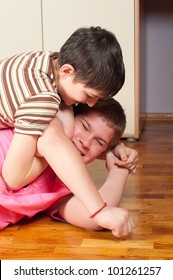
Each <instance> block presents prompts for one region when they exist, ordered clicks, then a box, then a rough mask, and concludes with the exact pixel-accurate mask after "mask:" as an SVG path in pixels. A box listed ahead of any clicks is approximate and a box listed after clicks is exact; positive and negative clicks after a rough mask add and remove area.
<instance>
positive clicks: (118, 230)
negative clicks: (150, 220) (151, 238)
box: [94, 206, 134, 237]
mask: <svg viewBox="0 0 173 280" xmlns="http://www.w3.org/2000/svg"><path fill="white" fill-rule="evenodd" d="M94 221H95V222H96V223H97V224H98V225H99V226H101V227H102V228H106V229H109V230H112V234H113V235H114V236H116V237H122V236H126V235H128V234H129V233H130V232H131V231H132V229H133V228H134V222H133V220H132V218H131V217H130V215H129V213H128V211H127V210H125V209H123V208H118V207H109V206H107V207H105V208H104V209H103V210H102V211H100V212H99V213H98V214H97V215H96V216H95V217H94Z"/></svg>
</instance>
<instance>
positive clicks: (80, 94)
mask: <svg viewBox="0 0 173 280" xmlns="http://www.w3.org/2000/svg"><path fill="white" fill-rule="evenodd" d="M74 77H75V76H74V74H73V73H71V74H69V75H68V74H67V75H61V76H60V78H59V82H58V90H59V93H60V95H61V97H62V99H63V101H64V102H65V104H66V105H68V106H69V105H72V104H77V103H83V104H87V105H88V106H89V107H92V106H94V104H95V103H96V102H97V101H98V100H99V99H100V98H103V95H102V94H101V92H100V91H98V90H96V89H92V88H89V87H86V86H85V85H84V84H83V83H81V82H79V81H75V80H74Z"/></svg>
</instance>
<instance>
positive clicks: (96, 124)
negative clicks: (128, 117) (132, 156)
mask: <svg viewBox="0 0 173 280" xmlns="http://www.w3.org/2000/svg"><path fill="white" fill-rule="evenodd" d="M113 135H114V129H113V127H110V126H108V123H107V121H106V120H105V119H104V117H101V116H99V115H98V114H97V113H94V112H93V113H90V114H87V115H77V116H76V117H75V125H74V135H73V138H72V141H73V143H74V144H75V146H76V147H77V149H78V150H79V152H80V154H81V155H82V157H83V160H84V162H85V163H86V164H88V163H90V162H92V161H93V160H95V159H96V158H98V156H99V155H100V154H101V153H102V152H104V151H105V150H106V149H107V147H108V145H109V143H110V141H111V139H112V137H113Z"/></svg>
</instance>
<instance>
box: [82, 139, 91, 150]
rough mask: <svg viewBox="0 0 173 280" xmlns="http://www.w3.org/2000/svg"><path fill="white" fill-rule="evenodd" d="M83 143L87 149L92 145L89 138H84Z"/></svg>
mask: <svg viewBox="0 0 173 280" xmlns="http://www.w3.org/2000/svg"><path fill="white" fill-rule="evenodd" d="M82 144H83V146H84V148H85V149H89V147H90V145H91V140H90V139H89V138H86V139H83V141H82Z"/></svg>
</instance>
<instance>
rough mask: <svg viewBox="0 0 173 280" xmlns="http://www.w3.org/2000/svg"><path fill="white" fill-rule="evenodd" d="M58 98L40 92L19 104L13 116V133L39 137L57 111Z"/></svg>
mask: <svg viewBox="0 0 173 280" xmlns="http://www.w3.org/2000/svg"><path fill="white" fill-rule="evenodd" d="M60 101H61V99H60V97H59V95H58V94H55V93H52V92H42V93H40V94H38V95H35V96H32V97H30V98H29V99H27V100H26V101H25V103H23V104H21V105H20V107H19V108H18V110H17V111H16V113H15V115H14V120H15V124H14V128H15V132H17V133H22V134H32V135H33V134H34V135H41V134H42V133H43V131H44V130H45V128H46V127H47V126H48V124H49V123H50V121H51V120H52V119H53V118H54V116H55V115H56V113H57V111H58V110H59V104H60Z"/></svg>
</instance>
